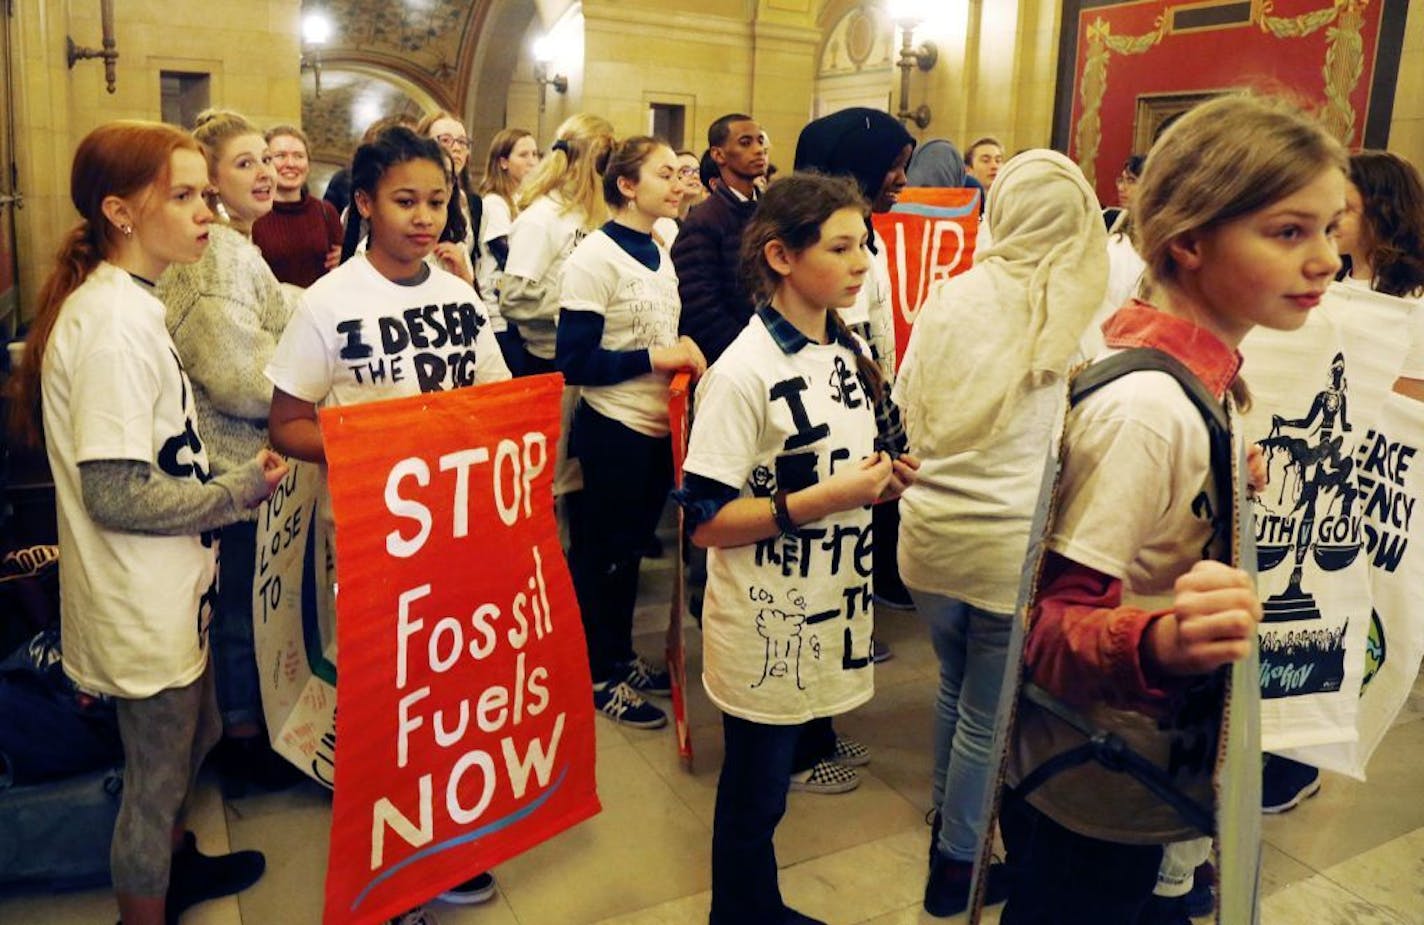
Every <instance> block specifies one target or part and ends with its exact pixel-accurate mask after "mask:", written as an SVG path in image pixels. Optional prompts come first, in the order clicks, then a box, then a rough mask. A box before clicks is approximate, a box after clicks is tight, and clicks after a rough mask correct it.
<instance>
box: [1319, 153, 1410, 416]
mask: <svg viewBox="0 0 1424 925" xmlns="http://www.w3.org/2000/svg"><path fill="white" fill-rule="evenodd" d="M1345 203H1346V211H1345V217H1344V219H1342V220H1341V222H1340V232H1339V235H1338V237H1337V243H1338V244H1339V246H1340V256H1341V257H1343V258H1345V269H1344V271H1343V273H1342V275H1341V281H1342V282H1344V283H1345V284H1346V285H1351V286H1360V287H1364V288H1368V289H1372V290H1374V291H1375V292H1383V293H1384V294H1385V295H1392V296H1396V297H1397V298H1401V299H1409V300H1411V301H1414V302H1415V303H1416V307H1415V309H1414V319H1413V321H1414V333H1413V341H1412V343H1411V345H1410V349H1409V355H1408V356H1407V357H1406V358H1405V362H1404V368H1403V369H1402V370H1400V374H1399V376H1400V378H1399V380H1398V381H1397V382H1396V383H1395V385H1394V390H1395V391H1396V392H1399V393H1401V394H1404V395H1408V396H1409V397H1410V398H1414V399H1418V400H1420V401H1424V178H1421V177H1420V175H1419V171H1418V169H1416V168H1415V167H1414V165H1413V164H1411V163H1409V162H1408V161H1406V160H1405V159H1404V158H1402V157H1400V156H1399V155H1397V154H1391V153H1389V152H1388V151H1361V152H1360V153H1359V154H1355V155H1352V156H1351V157H1350V182H1349V184H1348V185H1347V186H1346V187H1345Z"/></svg>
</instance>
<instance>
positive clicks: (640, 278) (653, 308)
mask: <svg viewBox="0 0 1424 925" xmlns="http://www.w3.org/2000/svg"><path fill="white" fill-rule="evenodd" d="M656 246H657V248H658V257H659V261H658V268H657V269H656V270H650V269H648V268H647V267H645V266H643V264H641V263H639V262H638V261H637V260H636V259H635V258H634V257H633V256H632V255H631V254H629V253H628V252H627V251H626V250H624V249H623V248H622V247H620V246H619V245H618V243H617V242H616V241H614V240H613V239H612V238H610V237H609V236H608V234H607V232H604V231H602V230H600V231H595V232H594V233H593V234H591V235H589V236H588V237H586V238H584V239H583V241H582V242H580V243H579V246H578V247H576V248H574V252H573V254H572V255H571V256H570V257H569V259H568V262H567V263H565V264H564V272H563V286H562V289H561V292H562V297H561V299H560V302H561V304H562V306H563V309H564V311H573V312H592V313H594V314H596V315H600V316H602V317H603V339H602V341H601V342H600V344H599V346H600V347H602V348H603V349H604V350H647V349H650V348H653V347H670V346H672V345H673V344H675V343H677V320H678V316H679V315H680V314H681V313H682V300H681V298H679V296H678V293H677V273H676V271H674V270H673V266H672V258H671V257H669V256H668V252H667V249H666V248H664V247H662V245H656ZM668 381H669V380H668V375H667V373H662V372H658V371H656V370H654V371H653V372H649V373H645V374H644V375H641V376H636V377H634V378H632V379H627V380H624V381H623V382H619V383H615V384H614V385H600V386H592V385H586V386H583V387H582V389H581V394H582V396H583V400H584V401H586V402H588V403H589V405H590V406H592V408H593V410H595V411H597V412H598V413H599V414H601V415H603V416H604V417H608V418H612V419H613V420H615V421H621V422H622V423H624V424H626V425H627V426H628V427H631V428H632V429H633V430H636V431H637V432H638V433H640V434H646V435H648V436H649V437H665V436H667V433H668Z"/></svg>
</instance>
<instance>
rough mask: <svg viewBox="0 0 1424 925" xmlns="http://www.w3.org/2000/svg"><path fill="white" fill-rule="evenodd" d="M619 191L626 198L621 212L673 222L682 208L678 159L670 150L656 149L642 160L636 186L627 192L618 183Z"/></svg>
mask: <svg viewBox="0 0 1424 925" xmlns="http://www.w3.org/2000/svg"><path fill="white" fill-rule="evenodd" d="M618 188H619V189H620V190H622V191H623V195H624V196H626V197H627V199H626V200H625V203H626V204H625V205H624V209H630V210H632V211H634V212H641V213H642V214H643V215H646V216H647V217H649V218H654V219H657V218H676V217H677V209H678V207H679V206H681V205H682V180H681V179H679V177H678V175H677V155H676V154H674V153H673V150H672V148H669V147H667V146H666V145H659V146H658V147H656V148H654V149H653V150H652V151H651V152H649V154H648V156H647V157H646V158H644V159H643V165H642V166H641V167H639V168H638V185H637V186H635V187H632V188H631V189H630V188H629V184H628V182H627V181H626V180H620V181H619V183H618Z"/></svg>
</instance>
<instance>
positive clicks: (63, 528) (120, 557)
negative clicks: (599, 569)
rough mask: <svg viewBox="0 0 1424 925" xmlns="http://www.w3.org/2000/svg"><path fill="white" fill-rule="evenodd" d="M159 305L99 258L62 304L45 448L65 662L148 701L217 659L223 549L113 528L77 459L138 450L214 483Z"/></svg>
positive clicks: (159, 472)
mask: <svg viewBox="0 0 1424 925" xmlns="http://www.w3.org/2000/svg"><path fill="white" fill-rule="evenodd" d="M165 314H166V313H165V310H164V307H163V303H162V302H160V301H158V299H156V298H154V296H153V295H152V294H151V293H150V292H149V291H147V290H146V289H145V288H144V287H143V286H141V285H140V284H139V283H137V282H135V281H134V280H133V278H131V277H130V276H129V275H128V274H127V273H125V272H124V271H122V270H120V269H119V268H117V267H115V266H113V265H112V264H109V263H100V264H99V266H98V267H96V268H95V270H94V272H93V273H91V274H89V278H88V279H86V280H85V281H84V283H83V285H81V286H80V287H79V288H78V289H76V290H75V291H74V292H73V293H72V294H70V296H69V298H68V299H66V300H65V302H64V308H63V310H61V311H60V313H59V319H58V321H57V322H56V323H55V326H54V331H53V333H52V334H51V335H50V340H49V346H48V347H47V348H46V350H45V355H44V364H43V373H42V376H43V379H42V381H43V392H44V429H45V444H46V449H47V450H48V453H49V461H50V469H51V470H52V471H53V473H54V483H55V494H56V497H57V501H58V509H59V545H60V549H61V550H62V552H63V554H62V555H61V556H60V558H59V574H60V581H59V584H60V631H61V633H62V635H63V637H64V670H65V673H66V674H68V675H69V676H70V677H71V678H73V679H74V681H75V682H76V683H77V684H78V685H79V686H80V687H82V688H85V689H87V690H91V691H97V692H99V693H102V694H110V695H113V696H116V697H127V698H141V697H149V696H152V695H153V694H156V693H158V692H159V691H162V690H167V689H169V688H175V687H183V686H184V685H187V684H190V683H192V682H193V681H194V680H196V679H197V678H198V677H199V676H200V675H202V673H203V669H204V668H205V667H206V665H207V659H208V652H207V635H208V619H209V614H210V613H211V609H212V608H211V603H212V601H211V590H212V588H213V579H214V577H215V576H214V548H213V546H212V545H211V541H205V540H204V538H203V537H201V536H197V535H185V536H155V535H152V534H146V533H125V532H120V531H115V530H108V529H105V528H103V527H101V526H99V525H98V524H96V523H95V522H94V521H93V520H91V519H90V517H89V515H88V513H87V512H86V510H85V507H84V497H83V492H82V490H81V487H80V481H79V464H80V463H83V462H91V461H96V460H134V461H138V462H146V463H148V464H149V465H150V471H151V473H152V477H153V478H155V479H177V480H180V481H194V482H206V481H207V480H208V477H209V468H208V456H207V451H206V450H205V449H204V447H203V441H202V440H201V439H200V438H199V437H198V433H197V429H196V422H197V408H196V406H195V405H194V402H193V388H192V385H191V384H190V383H189V382H188V377H187V375H186V374H185V373H184V372H183V366H182V364H181V363H180V362H179V359H178V352H177V350H175V349H174V347H173V341H172V340H171V339H170V338H169V336H168V328H167V326H166V325H165V323H164V317H165Z"/></svg>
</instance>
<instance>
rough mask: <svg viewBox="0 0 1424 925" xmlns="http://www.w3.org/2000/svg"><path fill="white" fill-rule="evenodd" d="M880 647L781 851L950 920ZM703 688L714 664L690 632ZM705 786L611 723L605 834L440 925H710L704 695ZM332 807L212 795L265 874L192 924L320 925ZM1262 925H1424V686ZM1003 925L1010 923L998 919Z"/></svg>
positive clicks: (590, 827) (565, 847) (803, 879)
mask: <svg viewBox="0 0 1424 925" xmlns="http://www.w3.org/2000/svg"><path fill="white" fill-rule="evenodd" d="M671 574H672V572H671V570H670V568H669V567H668V565H667V563H666V562H649V563H647V565H646V566H645V573H644V581H643V585H644V587H643V593H642V596H641V600H642V602H643V603H642V605H641V606H640V609H639V613H638V630H639V637H638V639H639V648H640V650H641V651H643V652H645V653H646V654H649V655H656V654H657V653H658V652H659V651H660V649H661V638H662V633H661V630H660V628H659V627H660V626H662V625H665V622H666V604H665V603H664V602H665V601H666V600H667V599H668V589H669V584H670V580H671ZM877 636H878V637H879V638H881V639H883V640H885V641H887V642H889V643H890V644H891V645H892V646H893V648H894V652H895V657H894V658H893V659H892V660H890V661H889V662H886V663H884V664H882V665H879V666H877V671H876V688H877V690H876V696H875V699H874V700H873V701H871V702H870V703H869V704H868V705H866V706H865V707H862V708H861V709H859V710H856V711H855V712H854V713H852V714H851V715H849V716H847V717H845V718H844V719H843V720H840V721H838V728H840V729H841V731H843V732H845V733H847V734H849V735H852V736H855V737H856V738H858V739H860V740H861V741H863V742H864V743H865V744H866V745H868V746H869V747H870V749H871V750H872V753H873V761H872V763H871V764H870V766H869V767H867V768H863V769H861V777H862V781H863V782H862V784H861V786H860V788H859V789H858V790H855V791H854V792H852V793H849V794H844V795H840V796H812V795H806V794H792V795H791V802H790V808H789V811H788V813H787V816H786V819H785V821H784V822H783V823H782V825H781V827H780V830H779V831H778V833H777V838H776V846H777V852H778V857H779V858H780V861H781V864H782V866H783V872H782V877H781V882H782V890H783V893H784V894H785V896H786V898H787V901H788V902H790V903H792V904H793V905H795V906H796V907H797V908H800V909H802V910H804V911H805V912H807V913H808V914H811V915H814V916H816V917H818V918H822V919H825V920H827V921H829V922H833V923H836V925H852V923H866V925H912V923H928V922H937V921H962V917H961V918H959V919H952V920H938V919H932V918H930V917H929V916H928V915H926V914H924V913H923V912H922V911H921V909H920V897H921V893H922V890H923V876H924V852H925V847H926V842H927V839H928V829H927V828H926V826H925V823H924V817H925V811H926V810H927V809H928V795H929V790H930V784H929V773H930V765H929V731H930V718H931V710H932V702H933V697H934V690H935V685H936V673H937V665H936V662H935V658H934V654H933V653H932V651H931V650H930V645H929V641H928V638H927V637H926V635H925V633H924V632H923V631H922V628H921V626H920V624H919V622H918V620H917V619H916V617H915V616H914V615H913V614H904V613H886V614H882V615H881V618H880V621H879V629H878V632H877ZM688 637H689V648H690V656H689V667H690V671H689V675H690V676H691V677H693V678H696V677H697V676H698V675H697V672H698V665H699V661H700V653H699V651H698V639H697V633H696V630H695V628H692V627H689V633H688ZM690 715H691V722H692V735H693V740H694V744H695V747H696V752H697V757H696V762H695V764H696V767H695V772H694V773H687V772H686V771H684V770H682V768H681V767H680V766H679V763H678V759H677V754H676V749H675V745H674V742H673V736H672V733H671V731H670V730H669V729H664V730H660V731H653V732H644V731H639V730H630V729H623V728H621V727H617V726H614V725H612V724H611V723H608V722H605V721H604V720H602V719H599V720H598V721H597V727H598V782H599V787H598V791H599V796H600V798H601V800H602V802H603V812H602V814H601V815H599V816H597V817H595V818H593V819H591V820H589V821H588V822H585V823H583V824H582V825H579V826H577V827H576V828H574V829H572V830H571V831H568V832H565V833H564V834H563V835H561V836H559V837H558V838H555V839H553V840H552V841H550V842H547V843H545V844H543V845H540V846H539V847H538V848H535V849H533V850H532V851H530V852H528V853H527V854H525V855H524V856H522V857H519V858H516V859H515V860H512V861H509V862H508V863H505V864H502V865H500V867H499V868H498V870H497V871H496V875H497V877H498V880H499V894H498V896H497V897H496V898H495V900H494V901H492V902H490V903H488V904H486V905H483V906H479V907H473V908H463V907H455V906H443V905H437V906H435V907H434V908H435V909H436V911H437V912H438V915H439V917H440V921H441V923H442V925H452V923H453V925H513V923H518V925H584V923H604V925H613V923H621V925H673V923H700V922H705V921H706V920H707V908H708V901H709V894H708V886H709V851H710V845H711V823H712V804H713V797H714V794H715V790H716V781H717V770H718V767H719V764H720V761H721V748H722V746H721V732H720V726H719V724H718V719H717V713H716V711H715V709H714V708H713V707H712V706H711V705H710V704H709V703H708V701H707V698H706V696H705V695H704V694H703V693H702V690H701V687H700V685H696V684H695V685H693V691H692V695H691V700H690ZM330 805H331V804H330V799H329V796H328V795H327V793H326V792H325V791H323V790H321V789H320V788H319V787H317V786H315V785H311V786H303V787H301V788H298V789H296V790H293V791H289V792H287V793H282V794H276V795H268V796H260V797H252V798H247V799H239V800H232V801H229V802H227V803H224V802H223V801H222V799H221V798H220V796H219V795H218V791H217V788H216V786H215V784H214V783H213V782H211V781H205V783H204V785H203V787H202V791H201V793H200V794H199V799H198V800H197V806H196V811H195V813H194V817H193V820H192V823H193V825H192V827H193V828H194V829H195V830H196V831H197V832H198V833H199V837H200V840H201V842H202V844H203V845H204V846H205V848H207V849H210V850H213V849H222V848H224V847H225V846H226V845H231V846H232V847H234V848H257V849H260V850H262V851H263V852H265V853H266V855H267V874H266V876H265V877H264V878H263V879H262V880H261V882H259V883H258V884H257V885H256V886H255V887H253V888H252V889H251V890H249V891H247V892H246V893H244V894H242V895H241V896H240V897H238V898H235V899H226V900H222V901H219V902H215V903H210V904H208V905H205V906H200V907H198V908H196V909H194V910H192V911H191V912H190V913H189V914H188V915H187V916H185V918H184V920H183V921H184V925H316V923H319V922H320V921H321V900H322V888H321V885H322V882H323V877H324V872H325V867H326V854H327V837H328V833H327V830H328V826H329V822H330ZM1265 839H1266V849H1265V871H1264V876H1265V892H1266V897H1267V898H1266V901H1265V905H1264V910H1263V916H1262V918H1263V921H1264V922H1265V923H1267V925H1371V923H1381V925H1382V923H1389V925H1403V923H1424V684H1420V685H1416V688H1415V692H1414V696H1413V697H1412V698H1411V700H1410V703H1409V705H1408V706H1407V707H1406V709H1405V711H1404V712H1403V714H1402V715H1401V716H1400V718H1399V720H1398V722H1397V723H1396V725H1395V727H1394V728H1393V729H1392V730H1391V732H1390V733H1389V735H1388V737H1387V738H1386V739H1385V741H1384V744H1383V745H1382V746H1381V747H1380V749H1379V751H1378V753H1377V754H1376V756H1375V758H1374V761H1373V763H1372V764H1371V765H1370V781H1369V783H1368V784H1364V783H1359V782H1356V781H1353V780H1349V779H1347V778H1343V777H1338V776H1335V775H1326V779H1325V784H1324V788H1323V790H1322V792H1321V793H1320V795H1319V796H1317V797H1315V798H1314V799H1311V800H1309V801H1307V802H1306V803H1305V804H1303V805H1302V806H1300V807H1299V808H1297V809H1295V810H1294V811H1292V812H1290V813H1287V814H1285V815H1281V816H1275V817H1268V818H1267V819H1266V821H1265ZM116 918H117V916H116V914H115V906H114V902H113V899H112V897H111V895H110V894H109V893H108V892H106V891H92V892H84V893H68V894H62V895H36V894H28V895H14V894H11V895H7V896H0V923H5V925H41V923H42V925H79V923H84V925H98V923H103V925H109V923H112V922H113V921H114V920H115V919H116ZM988 921H990V922H996V921H997V914H991V915H990V916H989V918H988Z"/></svg>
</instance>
